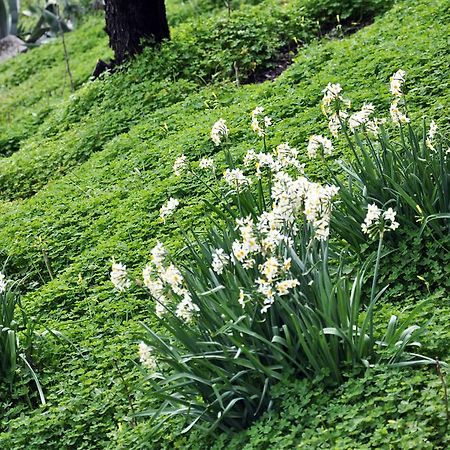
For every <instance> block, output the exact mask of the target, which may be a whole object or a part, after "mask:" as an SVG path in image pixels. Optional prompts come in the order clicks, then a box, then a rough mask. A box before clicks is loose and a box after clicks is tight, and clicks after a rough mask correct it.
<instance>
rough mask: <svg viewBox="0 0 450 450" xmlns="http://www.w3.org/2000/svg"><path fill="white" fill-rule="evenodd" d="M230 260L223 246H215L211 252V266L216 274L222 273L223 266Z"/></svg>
mask: <svg viewBox="0 0 450 450" xmlns="http://www.w3.org/2000/svg"><path fill="white" fill-rule="evenodd" d="M229 262H230V257H229V255H227V254H226V253H225V250H224V249H223V248H217V249H215V250H214V251H213V252H212V262H211V267H212V270H214V272H216V273H217V274H218V275H221V274H222V273H223V270H224V268H225V266H226V265H227V264H228V263H229Z"/></svg>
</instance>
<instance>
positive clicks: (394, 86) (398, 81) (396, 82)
mask: <svg viewBox="0 0 450 450" xmlns="http://www.w3.org/2000/svg"><path fill="white" fill-rule="evenodd" d="M405 78H406V72H405V71H404V70H402V69H400V70H397V72H395V73H394V74H393V75H392V77H391V88H390V91H391V94H392V95H393V96H394V97H401V96H402V95H403V92H402V86H403V83H404V82H405Z"/></svg>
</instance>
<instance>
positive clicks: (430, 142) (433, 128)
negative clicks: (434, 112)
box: [425, 120, 438, 152]
mask: <svg viewBox="0 0 450 450" xmlns="http://www.w3.org/2000/svg"><path fill="white" fill-rule="evenodd" d="M437 130H438V128H437V125H436V122H435V121H434V120H432V121H431V123H430V128H429V129H428V133H427V138H426V140H425V144H426V146H427V147H428V148H429V149H430V150H432V151H433V152H435V151H436V149H435V147H434V138H435V136H436V133H437Z"/></svg>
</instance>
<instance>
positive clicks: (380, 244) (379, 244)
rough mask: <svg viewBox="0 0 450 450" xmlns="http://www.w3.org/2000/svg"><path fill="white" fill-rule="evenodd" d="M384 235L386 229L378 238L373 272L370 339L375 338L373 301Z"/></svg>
mask: <svg viewBox="0 0 450 450" xmlns="http://www.w3.org/2000/svg"><path fill="white" fill-rule="evenodd" d="M383 235H384V231H381V232H380V238H379V240H378V250H377V259H376V261H375V270H374V273H373V280H372V289H371V291H370V306H369V308H370V325H369V327H370V328H369V332H370V339H373V302H374V299H375V290H376V288H377V281H378V270H379V268H380V259H381V249H382V248H383Z"/></svg>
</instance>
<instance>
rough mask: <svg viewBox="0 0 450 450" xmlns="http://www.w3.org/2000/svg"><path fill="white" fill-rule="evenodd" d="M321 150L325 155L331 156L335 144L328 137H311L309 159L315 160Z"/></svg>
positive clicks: (308, 149) (308, 150)
mask: <svg viewBox="0 0 450 450" xmlns="http://www.w3.org/2000/svg"><path fill="white" fill-rule="evenodd" d="M320 149H322V150H323V153H324V155H331V153H332V152H333V144H332V143H331V141H330V140H329V139H328V138H327V137H324V136H321V135H314V136H311V137H310V138H309V143H308V148H307V152H308V157H309V158H315V157H316V156H317V152H318V150H320Z"/></svg>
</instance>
